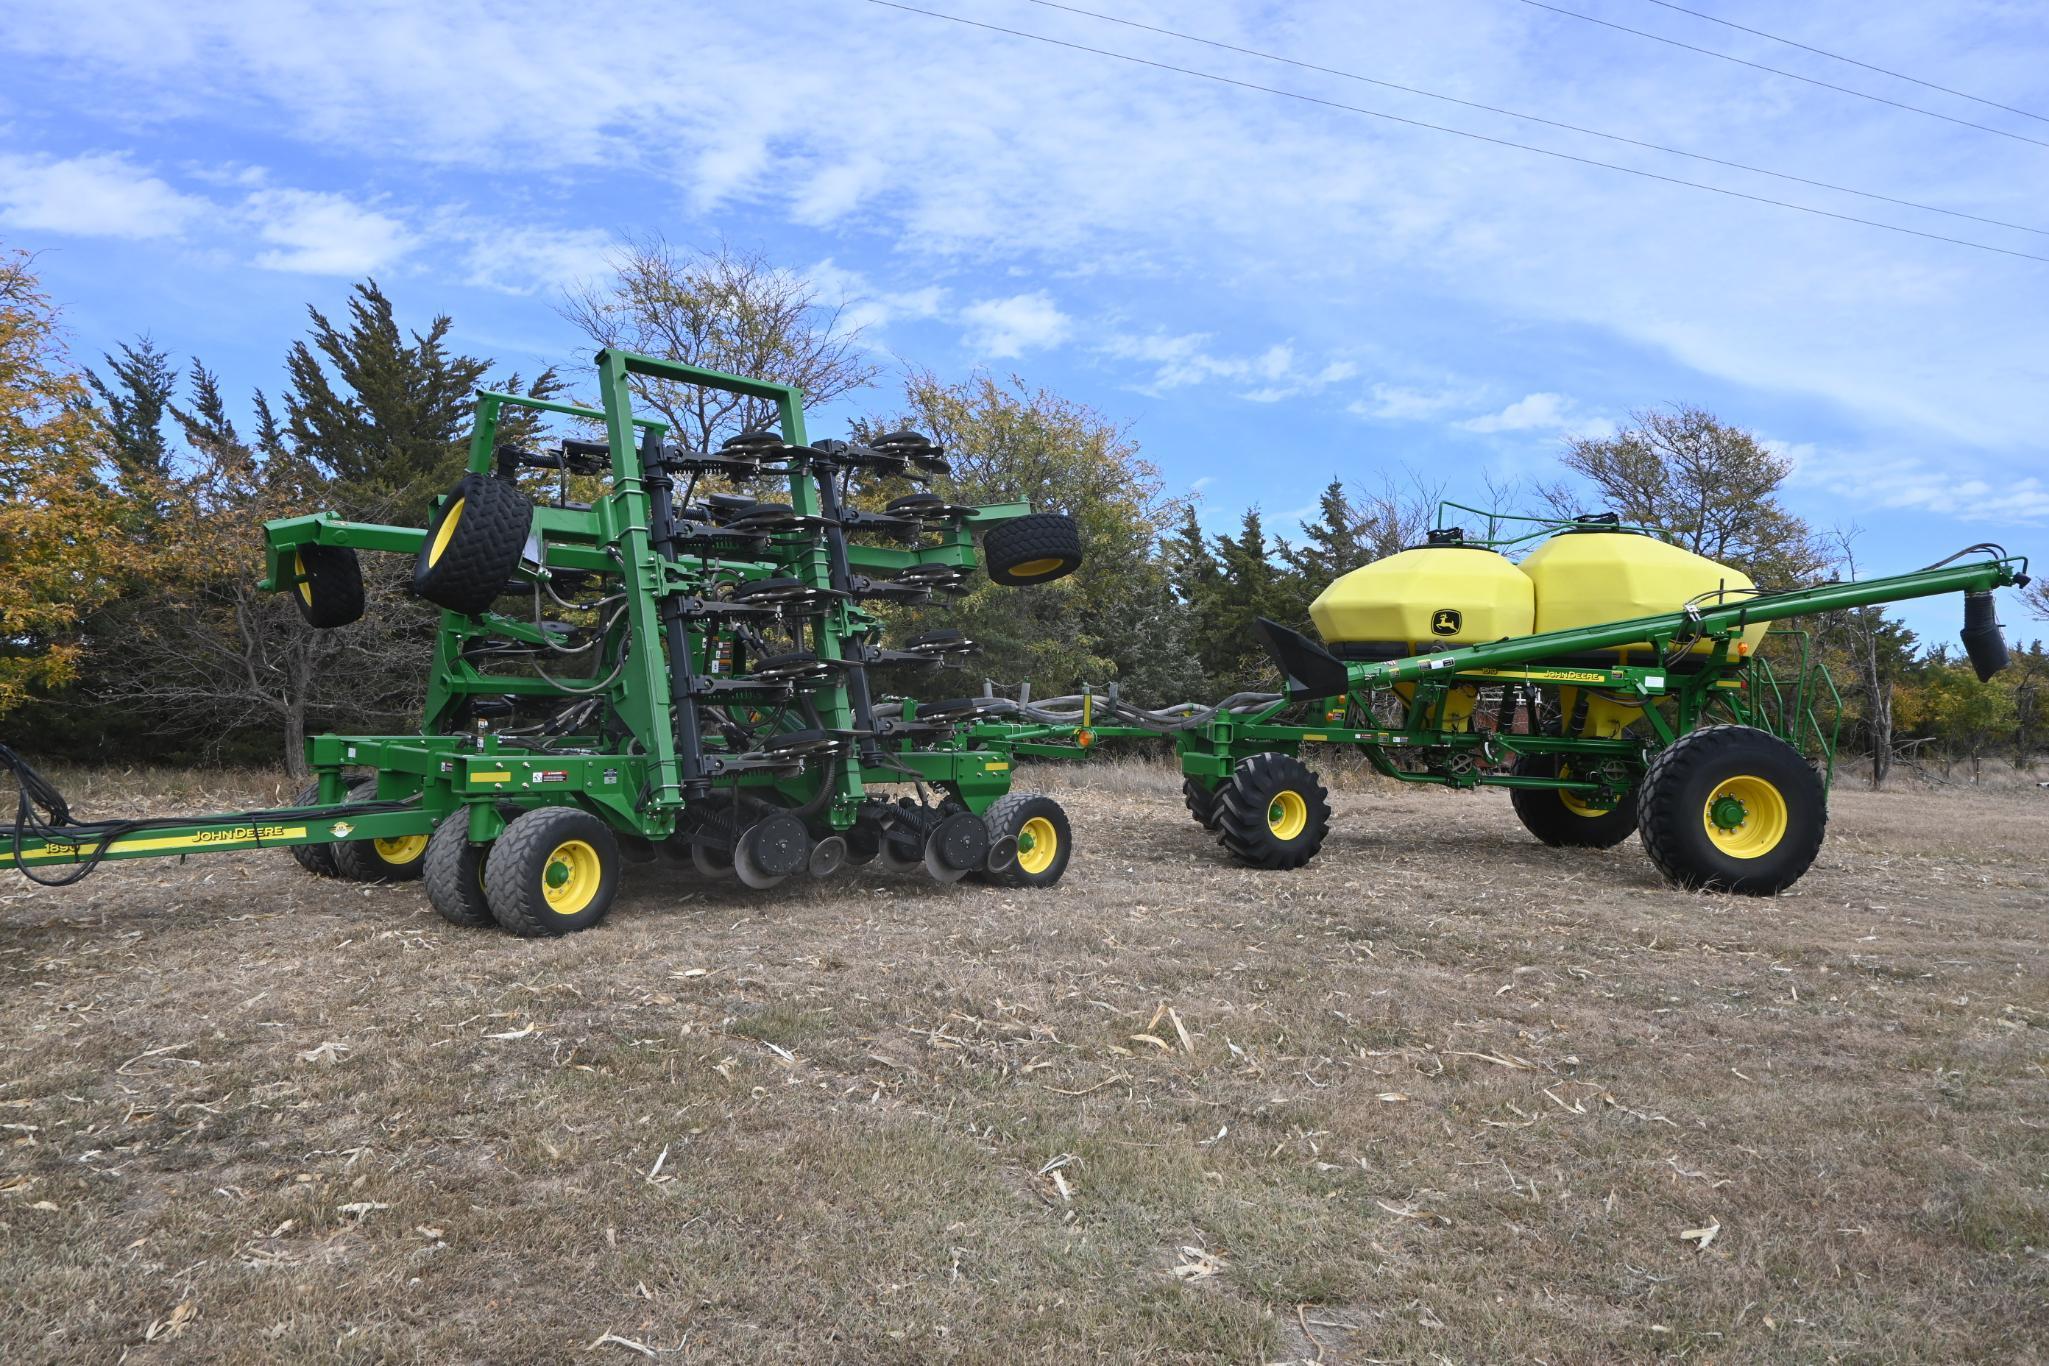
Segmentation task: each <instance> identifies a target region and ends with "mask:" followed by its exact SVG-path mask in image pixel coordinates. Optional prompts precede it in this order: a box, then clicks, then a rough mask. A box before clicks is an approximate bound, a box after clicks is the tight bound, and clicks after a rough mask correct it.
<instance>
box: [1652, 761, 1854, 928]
mask: <svg viewBox="0 0 2049 1366" xmlns="http://www.w3.org/2000/svg"><path fill="white" fill-rule="evenodd" d="M1637 822H1638V825H1639V826H1640V827H1641V829H1642V831H1643V847H1644V852H1645V853H1647V854H1649V855H1650V856H1651V862H1652V863H1655V864H1656V865H1657V866H1658V870H1659V871H1660V872H1662V873H1663V874H1664V875H1665V876H1666V877H1668V878H1670V879H1672V881H1674V882H1676V883H1678V884H1679V885H1681V886H1682V887H1694V888H1699V889H1701V890H1704V891H1718V892H1739V893H1742V894H1744V895H1746V896H1770V895H1772V894H1773V893H1775V892H1781V891H1784V890H1785V889H1786V888H1788V887H1790V886H1792V885H1793V884H1794V883H1795V882H1797V881H1798V880H1799V878H1800V875H1801V874H1802V873H1805V872H1806V871H1807V869H1808V868H1809V867H1810V866H1811V865H1812V864H1813V863H1814V858H1815V855H1816V854H1818V853H1820V852H1821V839H1822V835H1823V833H1824V832H1825V831H1826V829H1827V827H1828V796H1827V793H1826V792H1825V791H1824V789H1823V787H1822V783H1821V775H1820V774H1818V773H1816V772H1815V771H1814V767H1813V765H1811V764H1809V763H1808V762H1807V760H1805V759H1804V758H1802V757H1801V756H1800V752H1799V751H1798V750H1796V749H1794V748H1793V747H1792V746H1791V745H1789V744H1787V743H1786V742H1785V741H1784V740H1781V739H1779V738H1778V737H1777V736H1776V735H1773V734H1772V733H1771V732H1769V731H1764V730H1759V729H1757V728H1756V727H1754V726H1704V727H1702V728H1701V729H1699V730H1696V731H1692V732H1690V733H1688V734H1686V735H1682V736H1680V737H1679V739H1678V740H1676V741H1674V742H1673V744H1672V745H1671V746H1670V747H1669V748H1667V749H1666V750H1665V751H1664V752H1663V753H1662V754H1660V755H1658V757H1657V758H1656V759H1655V760H1653V761H1652V763H1651V767H1650V771H1649V772H1648V773H1646V774H1645V775H1644V781H1643V787H1642V789H1641V790H1640V792H1639V793H1638V796H1637Z"/></svg>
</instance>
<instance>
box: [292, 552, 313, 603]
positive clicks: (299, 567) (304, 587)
mask: <svg viewBox="0 0 2049 1366" xmlns="http://www.w3.org/2000/svg"><path fill="white" fill-rule="evenodd" d="M292 572H293V573H294V574H297V575H298V576H299V596H300V597H302V598H304V599H305V600H306V605H307V606H308V607H311V606H312V605H313V581H312V580H311V579H308V578H307V577H306V557H305V556H304V555H302V554H300V553H299V552H298V551H296V550H295V551H293V552H292Z"/></svg>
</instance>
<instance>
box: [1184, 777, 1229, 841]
mask: <svg viewBox="0 0 2049 1366" xmlns="http://www.w3.org/2000/svg"><path fill="white" fill-rule="evenodd" d="M1218 791H1220V789H1218V788H1214V787H1204V786H1203V785H1202V779H1200V778H1183V779H1182V780H1181V800H1182V801H1183V802H1184V803H1186V804H1187V806H1188V814H1189V815H1191V816H1193V817H1195V823H1196V824H1197V825H1199V826H1201V827H1202V828H1203V829H1205V830H1210V831H1214V830H1215V829H1216V828H1217V793H1218Z"/></svg>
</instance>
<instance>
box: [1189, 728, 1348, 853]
mask: <svg viewBox="0 0 2049 1366" xmlns="http://www.w3.org/2000/svg"><path fill="white" fill-rule="evenodd" d="M1216 816H1217V826H1216V829H1217V842H1218V843H1220V844H1222V845H1223V846H1224V848H1225V849H1226V850H1227V851H1228V852H1229V853H1230V855H1231V857H1232V858H1235V859H1237V860H1238V861H1239V862H1240V863H1249V864H1251V865H1252V866H1253V867H1254V868H1300V867H1301V866H1302V865H1303V864H1305V863H1307V862H1309V860H1310V859H1312V858H1315V857H1316V851H1317V850H1319V849H1321V848H1322V847H1323V841H1324V837H1325V836H1327V835H1328V834H1330V793H1329V792H1328V791H1327V790H1325V788H1324V786H1323V784H1322V783H1321V782H1319V781H1317V777H1316V774H1315V772H1314V771H1313V770H1311V769H1310V768H1309V766H1308V765H1306V764H1304V763H1303V762H1302V761H1301V760H1299V759H1295V758H1292V757H1290V756H1289V755H1286V754H1255V755H1253V756H1252V757H1251V758H1249V759H1241V760H1240V761H1239V763H1238V767H1237V768H1236V769H1235V770H1233V771H1232V773H1231V777H1230V779H1229V780H1228V781H1226V782H1225V783H1224V785H1223V786H1222V787H1219V788H1218V789H1217V794H1216Z"/></svg>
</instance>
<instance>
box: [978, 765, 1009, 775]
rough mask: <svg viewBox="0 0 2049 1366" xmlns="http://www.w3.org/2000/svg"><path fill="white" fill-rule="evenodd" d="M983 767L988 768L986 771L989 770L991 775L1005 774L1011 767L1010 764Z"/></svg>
mask: <svg viewBox="0 0 2049 1366" xmlns="http://www.w3.org/2000/svg"><path fill="white" fill-rule="evenodd" d="M983 767H984V768H986V769H988V770H989V772H991V773H1001V772H1003V771H1004V770H1005V769H1007V768H1009V767H1010V765H1009V764H985V765H983Z"/></svg>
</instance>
